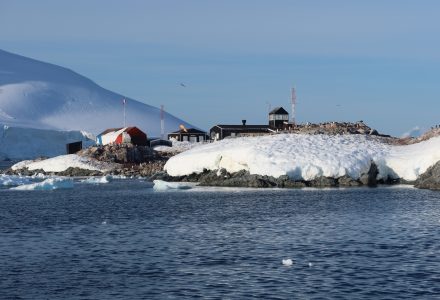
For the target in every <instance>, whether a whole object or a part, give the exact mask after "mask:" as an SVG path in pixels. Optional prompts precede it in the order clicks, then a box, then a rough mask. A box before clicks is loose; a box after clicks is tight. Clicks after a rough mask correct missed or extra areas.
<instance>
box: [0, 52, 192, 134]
mask: <svg viewBox="0 0 440 300" xmlns="http://www.w3.org/2000/svg"><path fill="white" fill-rule="evenodd" d="M123 98H126V99H127V104H126V110H127V123H128V124H129V125H133V126H137V127H139V128H140V129H141V130H143V131H144V132H146V133H147V134H148V136H159V135H160V110H159V109H158V108H156V107H153V106H150V105H147V104H144V103H141V102H138V101H136V100H134V99H130V98H127V97H124V96H123V95H119V94H117V93H114V92H111V91H109V90H106V89H104V88H102V87H100V86H98V85H97V84H95V83H94V82H92V81H91V80H90V79H87V78H86V77H83V76H81V75H79V74H77V73H75V72H73V71H71V70H69V69H66V68H63V67H59V66H56V65H52V64H48V63H44V62H40V61H37V60H33V59H30V58H26V57H23V56H19V55H15V54H12V53H9V52H6V51H3V50H0V125H1V124H3V125H8V126H10V127H21V128H23V127H24V128H36V129H50V130H63V131H71V130H75V131H81V130H82V131H87V132H91V133H93V134H98V133H100V132H101V131H103V130H105V129H107V128H114V127H120V125H121V123H122V109H123V106H122V99H123ZM164 117H165V132H171V131H174V130H176V129H178V128H179V124H183V125H185V126H186V127H193V126H192V125H190V124H188V123H187V122H184V121H183V120H181V119H178V118H176V117H175V116H173V115H171V114H168V113H165V116H164Z"/></svg>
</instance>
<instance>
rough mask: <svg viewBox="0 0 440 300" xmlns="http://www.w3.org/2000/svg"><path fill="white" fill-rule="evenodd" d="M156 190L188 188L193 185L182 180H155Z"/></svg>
mask: <svg viewBox="0 0 440 300" xmlns="http://www.w3.org/2000/svg"><path fill="white" fill-rule="evenodd" d="M153 183H154V186H153V189H154V190H155V191H168V190H188V189H191V188H192V187H193V186H192V185H190V184H188V183H182V182H167V181H163V180H153Z"/></svg>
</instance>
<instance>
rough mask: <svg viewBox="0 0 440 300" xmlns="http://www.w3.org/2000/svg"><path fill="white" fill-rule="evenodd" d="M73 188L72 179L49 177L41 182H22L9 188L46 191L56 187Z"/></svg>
mask: <svg viewBox="0 0 440 300" xmlns="http://www.w3.org/2000/svg"><path fill="white" fill-rule="evenodd" d="M71 188H73V180H71V179H69V178H49V179H46V180H44V181H42V182H36V183H31V184H24V185H20V186H17V187H13V188H11V190H20V191H35V190H40V191H48V190H57V189H71Z"/></svg>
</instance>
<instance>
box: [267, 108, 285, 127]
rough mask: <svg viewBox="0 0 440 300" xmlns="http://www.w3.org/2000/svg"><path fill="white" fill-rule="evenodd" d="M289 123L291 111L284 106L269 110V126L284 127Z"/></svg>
mask: <svg viewBox="0 0 440 300" xmlns="http://www.w3.org/2000/svg"><path fill="white" fill-rule="evenodd" d="M288 123H289V113H288V112H287V111H286V110H285V109H284V108H282V107H276V108H274V109H273V110H271V111H270V112H269V126H270V128H272V129H284V128H285V127H286V125H287V124H288Z"/></svg>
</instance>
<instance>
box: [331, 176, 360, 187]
mask: <svg viewBox="0 0 440 300" xmlns="http://www.w3.org/2000/svg"><path fill="white" fill-rule="evenodd" d="M337 180H338V186H342V187H344V186H360V185H362V183H361V182H360V181H358V180H355V179H353V178H351V177H350V176H347V175H345V176H342V177H339V178H338V179H337Z"/></svg>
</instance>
